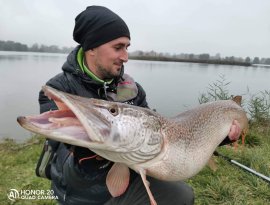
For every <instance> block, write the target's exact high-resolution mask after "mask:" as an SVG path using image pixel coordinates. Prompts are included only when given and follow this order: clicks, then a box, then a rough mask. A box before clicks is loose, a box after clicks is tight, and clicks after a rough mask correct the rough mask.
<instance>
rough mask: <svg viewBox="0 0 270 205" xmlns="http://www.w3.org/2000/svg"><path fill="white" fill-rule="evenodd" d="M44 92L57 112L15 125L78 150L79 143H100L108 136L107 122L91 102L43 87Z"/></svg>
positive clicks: (21, 119) (31, 118) (24, 118)
mask: <svg viewBox="0 0 270 205" xmlns="http://www.w3.org/2000/svg"><path fill="white" fill-rule="evenodd" d="M43 91H44V93H45V95H46V96H47V97H48V98H49V99H51V100H53V101H54V102H55V103H56V105H57V107H58V110H52V111H48V112H45V113H42V114H40V115H36V116H26V117H18V118H17V121H18V122H19V124H20V125H21V126H22V127H24V128H26V129H28V130H30V131H32V132H35V133H39V134H42V135H46V136H48V137H49V138H52V139H54V140H59V141H62V142H65V143H69V144H75V145H78V143H79V145H80V146H82V145H81V144H83V143H82V142H93V141H95V142H101V141H103V140H102V139H101V137H100V136H101V134H103V135H108V134H109V129H110V125H109V124H108V121H107V120H106V119H104V118H103V116H102V115H100V113H98V111H97V110H96V109H95V108H94V106H93V105H91V102H90V99H87V98H82V97H79V96H74V95H71V94H67V93H63V92H60V91H58V90H55V89H53V88H50V87H48V86H44V87H43ZM89 119H90V120H89ZM89 123H90V124H89ZM93 124H95V126H94V127H95V128H96V129H94V128H93ZM76 140H77V142H76ZM79 141H80V142H79Z"/></svg>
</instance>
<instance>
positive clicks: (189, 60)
mask: <svg viewBox="0 0 270 205" xmlns="http://www.w3.org/2000/svg"><path fill="white" fill-rule="evenodd" d="M129 59H132V60H147V61H168V62H185V63H206V64H218V65H238V66H252V64H251V63H247V62H238V61H226V60H212V59H208V60H203V59H178V58H170V57H155V56H129Z"/></svg>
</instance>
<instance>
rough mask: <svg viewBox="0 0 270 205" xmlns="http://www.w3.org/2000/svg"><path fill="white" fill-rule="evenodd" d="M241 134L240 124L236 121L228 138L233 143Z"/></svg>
mask: <svg viewBox="0 0 270 205" xmlns="http://www.w3.org/2000/svg"><path fill="white" fill-rule="evenodd" d="M240 134H241V128H240V124H239V123H238V121H237V120H234V121H233V123H232V125H231V129H230V132H229V134H228V137H229V139H230V140H231V141H236V140H238V139H239V137H240Z"/></svg>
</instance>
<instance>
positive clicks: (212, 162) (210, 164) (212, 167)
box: [208, 155, 217, 172]
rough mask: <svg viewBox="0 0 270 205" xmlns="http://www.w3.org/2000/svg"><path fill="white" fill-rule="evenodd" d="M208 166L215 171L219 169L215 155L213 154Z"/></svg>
mask: <svg viewBox="0 0 270 205" xmlns="http://www.w3.org/2000/svg"><path fill="white" fill-rule="evenodd" d="M208 166H209V168H210V169H211V170H212V171H213V172H215V171H217V163H216V161H215V158H214V155H212V156H211V158H210V159H209V161H208Z"/></svg>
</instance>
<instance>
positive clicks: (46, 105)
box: [38, 73, 70, 113]
mask: <svg viewBox="0 0 270 205" xmlns="http://www.w3.org/2000/svg"><path fill="white" fill-rule="evenodd" d="M46 85H48V86H50V87H52V88H55V89H57V90H60V91H64V92H69V91H70V89H69V87H68V83H67V82H66V77H65V75H64V74H63V73H60V74H58V75H56V76H55V77H54V78H52V79H50V80H49V81H48V82H47V83H46ZM38 101H39V106H40V113H43V112H47V111H49V110H57V109H58V108H57V106H56V104H55V103H54V101H53V100H49V98H48V97H47V96H45V94H44V92H43V91H42V90H41V91H40V92H39V98H38Z"/></svg>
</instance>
